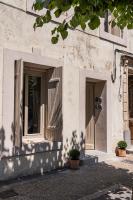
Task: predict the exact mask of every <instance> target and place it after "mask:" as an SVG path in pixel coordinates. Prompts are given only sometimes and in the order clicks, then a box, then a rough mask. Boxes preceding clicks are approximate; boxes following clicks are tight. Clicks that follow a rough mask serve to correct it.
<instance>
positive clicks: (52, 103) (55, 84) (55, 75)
mask: <svg viewBox="0 0 133 200" xmlns="http://www.w3.org/2000/svg"><path fill="white" fill-rule="evenodd" d="M47 77H48V85H47V88H48V94H47V96H48V98H47V100H48V101H47V123H46V139H48V140H52V141H61V140H62V67H58V68H52V69H49V70H48V76H47Z"/></svg>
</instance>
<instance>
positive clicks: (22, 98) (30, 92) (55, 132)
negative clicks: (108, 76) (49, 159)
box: [14, 60, 62, 147]
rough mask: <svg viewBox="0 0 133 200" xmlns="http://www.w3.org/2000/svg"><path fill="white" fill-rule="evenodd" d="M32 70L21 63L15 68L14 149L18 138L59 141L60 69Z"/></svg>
mask: <svg viewBox="0 0 133 200" xmlns="http://www.w3.org/2000/svg"><path fill="white" fill-rule="evenodd" d="M33 66H34V67H33ZM33 66H32V64H31V63H30V64H29V63H28V64H27V63H26V65H25V63H24V62H23V61H21V60H18V61H16V65H15V93H14V94H15V96H14V100H15V102H14V128H15V130H14V131H15V134H14V135H15V145H16V146H18V147H20V146H21V144H22V137H24V138H25V139H27V138H28V140H29V139H32V141H33V139H34V138H36V137H39V138H42V139H43V140H50V141H58V142H59V141H62V67H57V68H47V69H45V68H46V67H44V66H40V65H36V64H33ZM39 140H40V139H39Z"/></svg>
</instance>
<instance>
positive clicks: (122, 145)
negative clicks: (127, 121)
mask: <svg viewBox="0 0 133 200" xmlns="http://www.w3.org/2000/svg"><path fill="white" fill-rule="evenodd" d="M117 145H118V148H119V149H124V150H125V149H126V148H127V143H126V142H125V141H119V142H118V144H117Z"/></svg>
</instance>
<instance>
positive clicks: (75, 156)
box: [69, 149, 80, 169]
mask: <svg viewBox="0 0 133 200" xmlns="http://www.w3.org/2000/svg"><path fill="white" fill-rule="evenodd" d="M79 156H80V151H79V150H78V149H71V150H70V151H69V163H70V168H71V169H78V168H79V162H80V161H79Z"/></svg>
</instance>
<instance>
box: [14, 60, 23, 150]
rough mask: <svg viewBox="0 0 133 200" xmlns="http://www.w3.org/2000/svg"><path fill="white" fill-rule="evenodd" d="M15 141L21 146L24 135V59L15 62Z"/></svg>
mask: <svg viewBox="0 0 133 200" xmlns="http://www.w3.org/2000/svg"><path fill="white" fill-rule="evenodd" d="M14 129H15V130H14V131H15V133H14V137H15V138H14V143H15V146H16V147H21V144H22V135H23V61H22V60H17V61H16V63H15V92H14Z"/></svg>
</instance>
